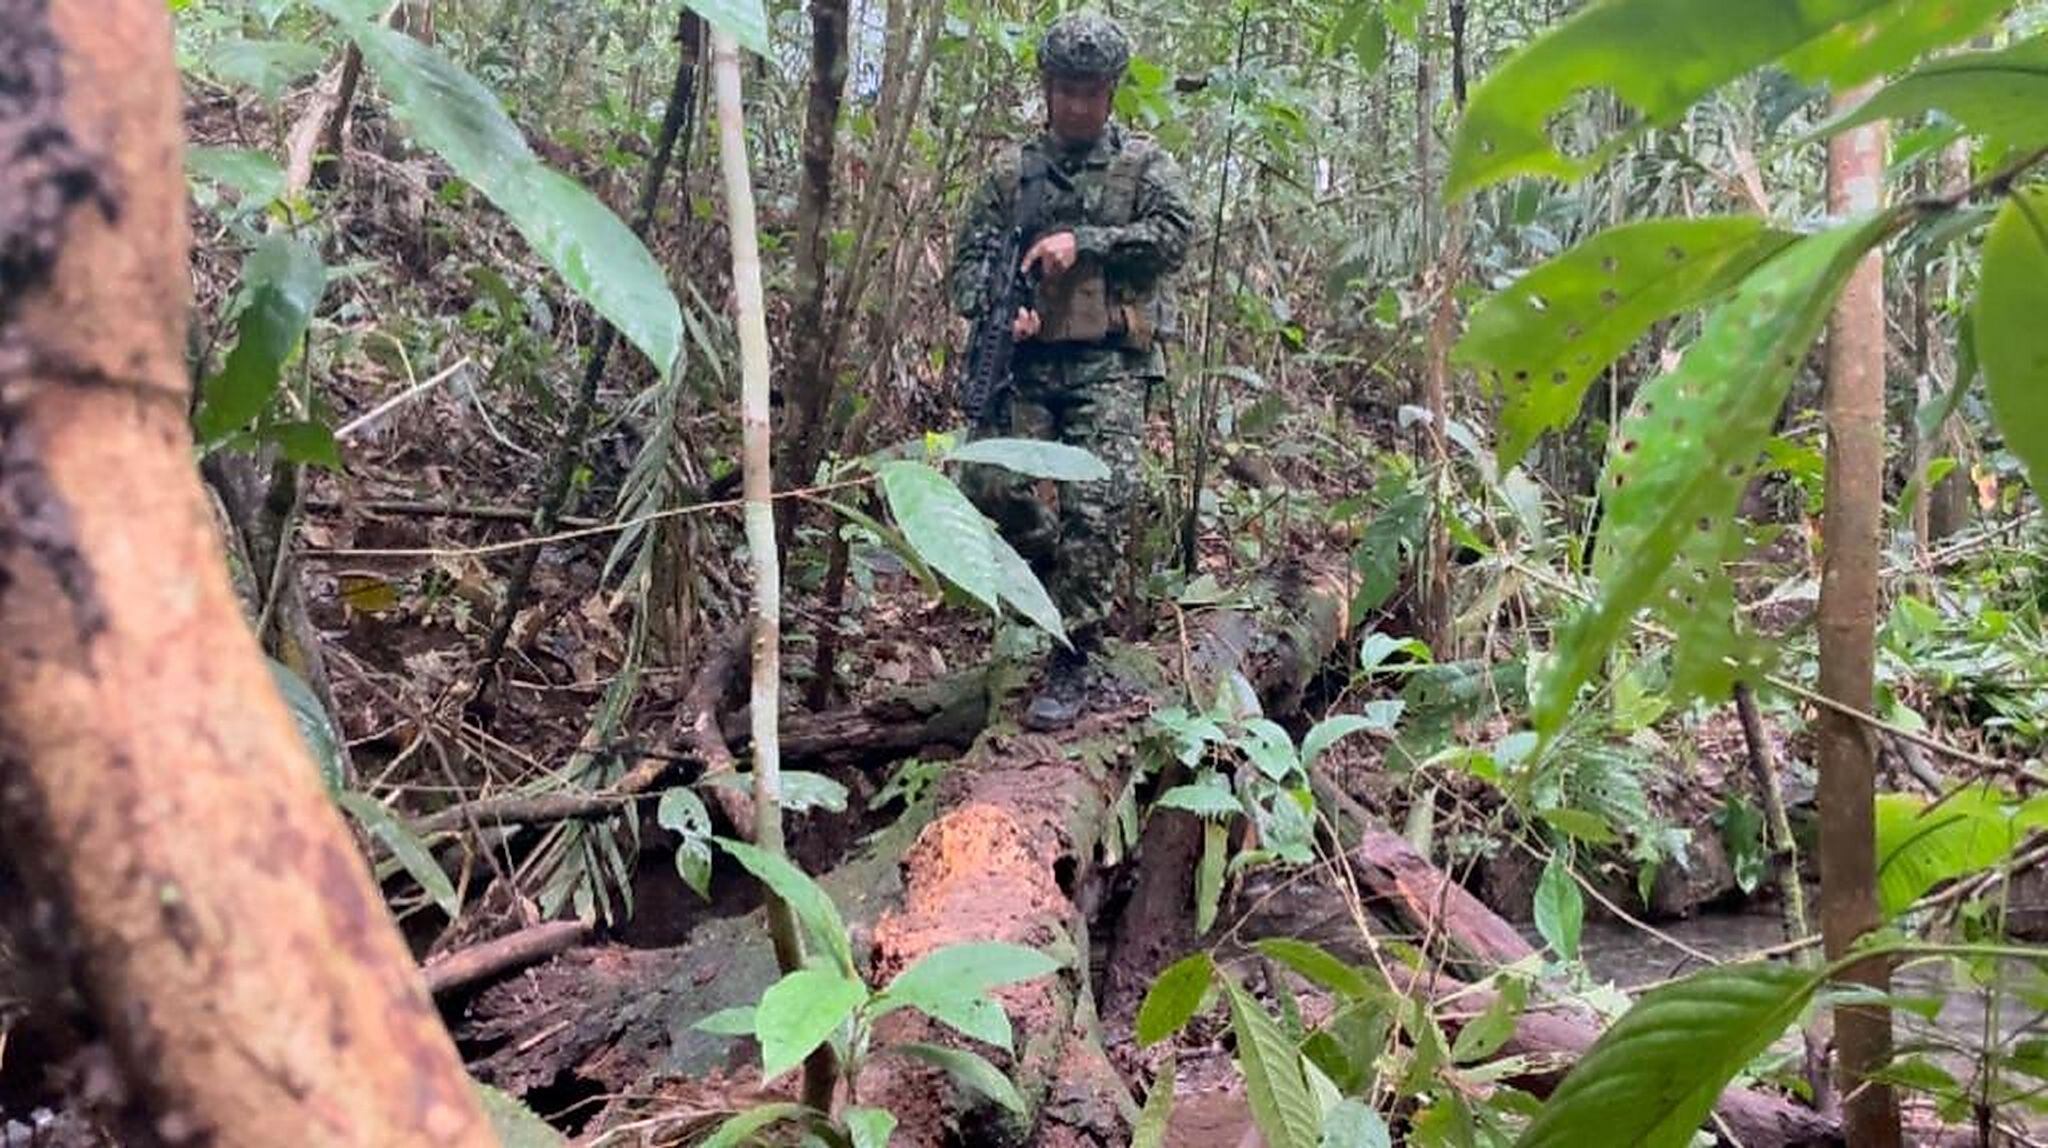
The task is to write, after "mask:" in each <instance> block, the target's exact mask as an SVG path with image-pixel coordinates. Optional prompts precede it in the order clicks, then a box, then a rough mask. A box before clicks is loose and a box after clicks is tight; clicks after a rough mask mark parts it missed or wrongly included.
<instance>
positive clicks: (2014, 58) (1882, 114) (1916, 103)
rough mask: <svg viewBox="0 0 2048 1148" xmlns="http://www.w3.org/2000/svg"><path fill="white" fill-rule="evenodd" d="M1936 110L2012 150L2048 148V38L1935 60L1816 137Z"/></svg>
mask: <svg viewBox="0 0 2048 1148" xmlns="http://www.w3.org/2000/svg"><path fill="white" fill-rule="evenodd" d="M1930 7H1931V5H1930ZM1934 110H1939V111H1941V112H1943V113H1945V114H1947V115H1948V116H1949V117H1950V118H1951V119H1954V120H1955V121H1957V122H1958V123H1960V124H1962V125H1963V127H1964V128H1966V129H1967V130H1968V131H1969V132H1970V133H1971V134H1972V135H1978V136H1984V137H1986V138H1988V139H1991V140H1994V141H1996V142H1998V143H1999V144H2002V145H2004V146H2006V147H2010V148H2017V149H2021V150H2031V149H2034V148H2038V147H2041V146H2042V145H2044V144H2048V36H2036V37H2034V38H2033V39H2031V40H2025V41H2022V42H2020V43H2018V44H2014V45H2013V46H2012V47H2009V48H2004V49H2000V50H1999V51H1996V52H1963V53H1959V54H1957V55H1954V56H1944V57H1942V58H1940V59H1938V60H1929V61H1928V62H1926V63H1924V64H1922V65H1920V66H1919V67H1917V68H1915V69H1913V70H1912V71H1911V72H1908V73H1906V74H1905V75H1903V76H1901V77H1899V78H1898V79H1896V80H1893V81H1892V82H1891V83H1890V84H1887V85H1886V86H1885V87H1884V88H1883V90H1881V91H1879V92H1878V93H1877V94H1876V95H1873V96H1871V97H1870V98H1869V99H1867V100H1865V101H1863V102H1862V103H1861V104H1858V105H1857V106H1856V107H1854V108H1851V109H1850V110H1848V111H1847V112H1844V113H1843V114H1842V115H1840V116H1838V117H1836V118H1834V119H1832V120H1830V121H1828V122H1827V123H1825V124H1822V125H1821V126H1820V127H1819V128H1817V129H1815V132H1814V134H1815V135H1833V134H1835V133H1837V132H1841V131H1846V130H1848V129H1849V128H1852V127H1855V126H1856V125H1858V124H1867V123H1870V122H1872V121H1874V120H1904V119H1909V118H1913V117H1917V116H1921V115H1924V114H1926V113H1927V112H1929V111H1934Z"/></svg>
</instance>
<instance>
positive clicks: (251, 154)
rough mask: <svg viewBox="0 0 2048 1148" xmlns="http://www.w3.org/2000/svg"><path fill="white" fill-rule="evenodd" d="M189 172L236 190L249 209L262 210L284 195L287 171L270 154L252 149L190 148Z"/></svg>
mask: <svg viewBox="0 0 2048 1148" xmlns="http://www.w3.org/2000/svg"><path fill="white" fill-rule="evenodd" d="M185 171H186V172H187V173H188V174H191V175H194V176H198V177H199V178H201V179H206V180H211V181H213V182H214V183H217V184H220V185H221V186H223V187H229V188H233V189H234V191H235V194H236V195H238V196H240V197H241V199H242V202H243V204H244V205H245V206H248V205H252V204H253V205H254V206H257V207H261V206H264V205H266V204H268V203H269V202H270V201H271V200H273V199H276V198H277V197H278V196H280V195H283V194H284V187H285V175H284V169H283V168H281V167H279V166H278V165H277V161H276V160H274V159H272V158H270V156H269V155H268V154H266V153H264V152H260V151H255V150H252V149H249V148H227V147H190V148H186V149H185Z"/></svg>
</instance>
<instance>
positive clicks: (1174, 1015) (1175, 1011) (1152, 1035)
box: [1137, 953, 1216, 1046]
mask: <svg viewBox="0 0 2048 1148" xmlns="http://www.w3.org/2000/svg"><path fill="white" fill-rule="evenodd" d="M1215 970H1216V963H1215V962H1214V961H1212V960H1210V959H1209V954H1207V953H1190V954H1188V955H1187V956H1185V957H1182V958H1181V959H1180V960H1177V961H1175V962H1174V963H1172V964H1171V965H1168V966H1167V967H1166V971H1164V972H1162V973H1160V974H1159V979H1158V980H1155V981H1153V982H1152V987H1151V988H1149V989H1147V990H1145V999H1144V1001H1143V1002H1142V1003H1140V1004H1139V1005H1138V1022H1137V1034H1138V1044H1139V1045H1140V1046H1145V1045H1154V1044H1158V1043H1159V1042H1160V1041H1162V1040H1165V1039H1166V1038H1167V1037H1169V1036H1172V1035H1173V1034H1174V1033H1177V1032H1179V1031H1180V1030H1181V1029H1182V1028H1185V1027H1186V1026H1187V1023H1188V1021H1190V1020H1192V1019H1194V1015H1195V1010H1197V1009H1199V1008H1201V1007H1202V998H1203V997H1204V996H1205V995H1207V994H1208V991H1209V978H1210V976H1211V975H1212V974H1213V973H1214V972H1215Z"/></svg>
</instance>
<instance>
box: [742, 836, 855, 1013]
mask: <svg viewBox="0 0 2048 1148" xmlns="http://www.w3.org/2000/svg"><path fill="white" fill-rule="evenodd" d="M716 840H717V841H718V847H719V848H721V849H723V850H725V851H726V852H727V853H729V854H731V855H732V859H733V860H735V861H737V862H739V863H740V864H741V866H743V867H744V868H745V869H746V871H747V872H749V873H752V874H753V875H754V876H755V877H756V878H757V879H759V880H760V882H761V883H762V884H764V885H766V886H768V888H769V889H770V890H772V891H773V892H774V893H775V895H776V896H778V897H780V898H782V900H783V902H784V903H785V904H787V905H788V906H789V908H790V911H791V912H792V913H795V914H796V919H797V920H798V921H800V922H802V923H803V926H804V931H805V932H806V933H808V934H809V935H810V938H811V943H812V945H814V946H815V947H817V948H818V949H820V950H822V951H824V952H826V953H829V954H831V957H832V960H833V962H834V963H835V964H837V965H838V966H839V971H840V972H842V973H844V974H846V976H848V977H849V978H853V977H856V976H857V973H856V970H855V969H854V965H853V946H852V944H851V943H850V942H849V941H848V940H847V939H846V922H845V921H844V920H842V919H841V918H840V916H839V907H838V906H837V905H834V904H833V903H832V898H831V897H829V896H827V895H826V894H825V890H823V889H821V888H819V887H818V883H817V882H816V881H813V880H811V878H810V876H809V875H808V874H806V873H805V872H804V871H803V870H801V869H799V868H797V867H796V866H795V865H794V864H792V863H791V862H790V860H789V859H788V858H786V857H780V856H777V855H775V854H773V853H770V852H768V851H767V850H765V849H762V848H760V847H758V846H754V845H749V844H747V843H746V842H744V841H733V840H730V839H728V838H724V837H720V838H717V839H716Z"/></svg>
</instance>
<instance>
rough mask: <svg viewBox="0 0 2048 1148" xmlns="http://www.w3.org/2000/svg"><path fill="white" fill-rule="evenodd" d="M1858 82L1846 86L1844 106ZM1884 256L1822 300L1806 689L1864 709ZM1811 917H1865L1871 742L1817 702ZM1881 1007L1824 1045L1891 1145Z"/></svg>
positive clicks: (1871, 206)
mask: <svg viewBox="0 0 2048 1148" xmlns="http://www.w3.org/2000/svg"><path fill="white" fill-rule="evenodd" d="M1868 95H1870V92H1869V91H1867V90H1866V91H1860V92H1846V93H1843V94H1842V95H1841V96H1840V97H1838V99H1837V104H1838V106H1850V105H1852V104H1854V103H1855V102H1857V101H1859V100H1861V99H1863V98H1865V97H1867V96H1868ZM1884 153H1885V133H1884V128H1883V127H1882V126H1881V125H1871V126H1867V127H1861V128H1856V129H1854V130H1852V131H1848V132H1844V133H1843V134H1841V135H1838V136H1836V137H1835V138H1834V139H1833V140H1832V141H1830V142H1829V145H1828V208H1829V210H1830V211H1832V212H1833V213H1835V214H1836V215H1850V214H1858V213H1863V212H1868V211H1873V210H1875V209H1876V208H1877V207H1878V206H1879V203H1880V200H1881V199H1882V198H1883V179H1884ZM1883 268H1884V265H1883V262H1882V258H1881V256H1879V255H1876V254H1872V255H1871V256H1870V257H1868V258H1867V259H1865V260H1864V262H1863V263H1862V265H1861V266H1859V267H1858V268H1857V269H1856V271H1855V272H1854V274H1852V275H1851V276H1850V279H1849V282H1848V285H1847V286H1846V288H1845V289H1844V290H1843V292H1842V297H1841V299H1840V300H1839V301H1838V302H1837V303H1836V306H1835V312H1834V316H1833V318H1832V319H1831V320H1830V322H1829V326H1828V343H1827V365H1828V381H1827V399H1826V418H1827V428H1828V469H1827V494H1826V502H1825V506H1824V510H1823V519H1822V523H1821V587H1820V691H1821V693H1822V694H1824V695H1826V696H1827V697H1829V698H1831V699H1833V700H1835V701H1837V702H1840V703H1842V704H1843V705H1845V706H1850V707H1854V708H1855V709H1856V710H1867V709H1868V708H1869V707H1870V704H1871V696H1872V675H1873V670H1874V662H1875V657H1876V655H1875V648H1876V647H1875V641H1876V623H1877V590H1878V585H1877V583H1878V531H1879V527H1880V520H1881V516H1882V513H1883V509H1884V508H1883V482H1884V362H1885V322H1884V269H1883ZM1819 740H1820V787H1819V802H1820V826H1821V828H1820V882H1821V894H1820V902H1821V904H1820V918H1821V935H1822V939H1823V942H1824V944H1825V947H1826V950H1827V955H1828V957H1829V959H1835V958H1838V957H1841V956H1842V955H1844V954H1845V953H1847V952H1848V951H1849V949H1850V947H1851V946H1853V945H1854V944H1855V943H1856V941H1857V940H1858V939H1859V938H1860V937H1862V936H1863V935H1864V934H1865V933H1867V932H1869V931H1870V930H1872V929H1875V928H1876V927H1878V925H1879V924H1880V923H1881V918H1880V916H1879V913H1878V904H1877V846H1876V804H1875V803H1876V781H1877V774H1876V754H1875V748H1876V747H1875V745H1874V743H1873V741H1872V740H1871V738H1870V737H1869V731H1867V730H1865V729H1864V728H1863V727H1862V725H1861V724H1860V723H1858V722H1857V721H1856V720H1855V719H1853V718H1849V717H1845V716H1843V714H1841V713H1839V712H1836V711H1834V710H1828V711H1825V712H1823V713H1822V714H1821V715H1820V739H1819ZM1845 979H1847V980H1851V981H1855V982H1858V983H1861V984H1865V985H1868V986H1870V987H1871V988H1872V989H1874V990H1876V991H1878V992H1884V991H1886V988H1887V986H1888V985H1889V984H1890V981H1891V970H1890V968H1889V967H1888V966H1887V965H1886V964H1885V963H1884V962H1882V961H1866V962H1864V963H1862V964H1859V965H1857V966H1856V967H1855V968H1854V969H1853V970H1851V971H1850V972H1849V973H1848V974H1847V976H1846V978H1845ZM1891 1043H1892V1034H1891V1014H1890V1012H1889V1011H1887V1010H1885V1009H1882V1008H1872V1007H1868V1006H1863V1007H1842V1008H1837V1009H1836V1010H1835V1048H1836V1050H1837V1052H1838V1053H1839V1054H1840V1061H1839V1064H1838V1075H1839V1078H1840V1080H1841V1090H1842V1095H1843V1110H1844V1111H1843V1115H1844V1122H1845V1126H1846V1131H1847V1134H1848V1139H1849V1142H1850V1143H1852V1144H1855V1145H1857V1146H1858V1148H1891V1146H1895V1145H1897V1144H1898V1143H1899V1142H1900V1140H1899V1110H1898V1102H1897V1099H1896V1098H1895V1097H1894V1096H1893V1094H1892V1091H1891V1089H1890V1088H1888V1087H1885V1086H1883V1085H1878V1084H1871V1083H1867V1082H1866V1078H1867V1077H1868V1076H1869V1075H1870V1074H1871V1073H1872V1072H1874V1071H1875V1070H1877V1069H1878V1068H1880V1067H1882V1066H1883V1065H1884V1064H1885V1063H1886V1062H1887V1061H1888V1060H1890V1058H1891Z"/></svg>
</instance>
